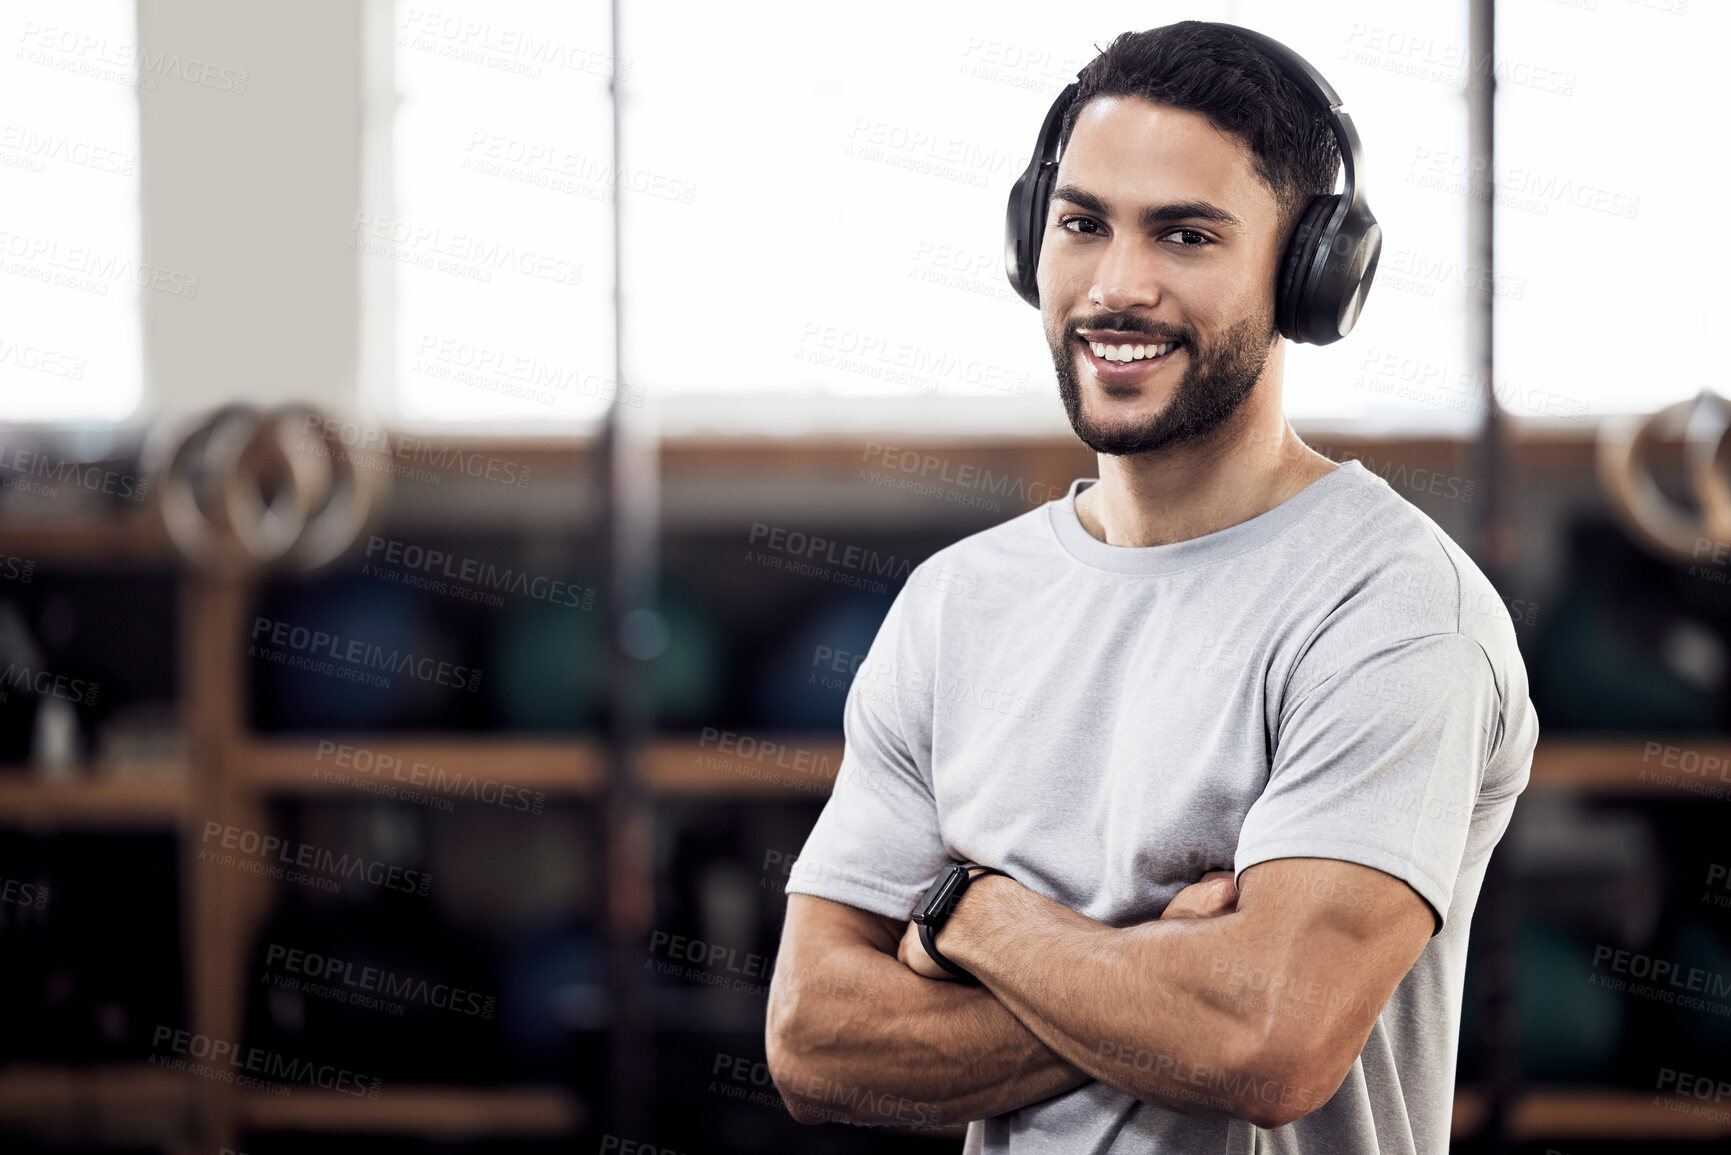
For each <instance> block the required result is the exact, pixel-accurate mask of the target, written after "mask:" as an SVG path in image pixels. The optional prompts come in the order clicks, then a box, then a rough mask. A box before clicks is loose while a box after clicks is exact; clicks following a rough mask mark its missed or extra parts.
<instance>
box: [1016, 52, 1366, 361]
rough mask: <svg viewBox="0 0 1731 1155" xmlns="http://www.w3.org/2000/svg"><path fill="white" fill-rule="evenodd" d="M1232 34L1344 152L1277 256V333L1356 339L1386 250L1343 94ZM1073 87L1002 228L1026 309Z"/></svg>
mask: <svg viewBox="0 0 1731 1155" xmlns="http://www.w3.org/2000/svg"><path fill="white" fill-rule="evenodd" d="M1213 27H1216V28H1230V29H1231V30H1232V31H1233V32H1236V33H1237V34H1238V35H1240V36H1242V37H1244V38H1246V39H1247V40H1249V41H1250V42H1251V44H1252V45H1254V46H1255V47H1257V48H1260V49H1261V50H1262V51H1263V53H1264V54H1265V55H1267V56H1268V58H1269V59H1270V60H1271V61H1273V63H1274V64H1275V65H1276V66H1278V67H1279V68H1280V70H1281V71H1282V72H1284V73H1286V75H1287V76H1288V77H1290V78H1291V79H1292V80H1293V81H1294V82H1295V83H1296V84H1297V85H1298V86H1299V87H1300V88H1302V89H1304V90H1305V91H1306V92H1308V93H1310V94H1311V95H1312V96H1314V97H1315V99H1316V101H1317V103H1318V104H1319V105H1320V106H1322V107H1323V108H1326V109H1327V110H1328V114H1329V123H1330V124H1331V125H1332V126H1333V129H1334V138H1335V140H1336V141H1337V142H1338V143H1339V145H1340V163H1341V165H1342V166H1343V167H1344V168H1345V171H1346V186H1345V188H1344V190H1343V191H1341V192H1339V193H1329V194H1327V195H1325V196H1314V197H1312V198H1311V199H1310V204H1309V205H1308V206H1307V207H1306V208H1305V210H1304V212H1303V213H1302V214H1300V216H1299V218H1298V225H1297V227H1296V228H1295V229H1293V232H1292V239H1291V241H1289V242H1288V243H1287V246H1286V254H1285V256H1284V257H1282V258H1281V264H1280V281H1279V283H1278V284H1277V285H1276V286H1275V295H1274V317H1275V323H1276V324H1277V325H1278V326H1279V328H1280V333H1281V335H1282V336H1284V337H1287V338H1289V339H1291V340H1293V341H1300V342H1306V343H1309V344H1312V345H1327V344H1331V343H1332V342H1335V341H1338V340H1340V339H1341V338H1342V337H1344V336H1346V335H1347V334H1348V333H1350V332H1352V326H1353V324H1354V323H1355V322H1357V320H1358V314H1359V310H1361V309H1362V308H1364V298H1365V294H1367V293H1368V292H1370V282H1371V278H1372V277H1374V276H1375V275H1376V259H1377V257H1378V255H1380V254H1381V252H1382V226H1381V225H1379V224H1377V223H1376V217H1374V216H1372V215H1371V211H1370V205H1369V203H1367V201H1366V200H1365V194H1364V188H1363V187H1362V186H1361V185H1360V184H1358V182H1357V181H1356V179H1355V174H1356V172H1357V169H1358V165H1359V145H1358V133H1357V132H1356V131H1355V130H1354V129H1353V127H1352V118H1351V117H1349V116H1347V115H1346V113H1344V112H1342V111H1340V105H1341V99H1340V96H1339V95H1338V94H1337V93H1336V92H1335V91H1334V89H1333V88H1332V87H1331V86H1330V85H1329V83H1328V81H1326V80H1324V79H1323V78H1322V74H1321V73H1320V72H1318V71H1317V70H1316V69H1314V68H1312V67H1311V66H1310V63H1309V62H1308V61H1306V60H1305V59H1304V58H1303V57H1302V56H1300V55H1298V53H1296V52H1294V51H1293V50H1292V49H1290V48H1288V47H1287V46H1286V45H1284V44H1282V43H1280V41H1278V40H1275V39H1274V38H1273V37H1269V36H1264V35H1263V34H1262V33H1260V32H1255V31H1252V30H1251V29H1249V28H1240V27H1239V26H1238V25H1236V24H1215V25H1213ZM1076 88H1077V84H1076V83H1074V82H1072V83H1071V84H1070V85H1069V86H1068V87H1066V88H1065V89H1064V91H1063V92H1060V93H1059V94H1058V99H1057V100H1055V101H1053V102H1052V107H1051V109H1050V110H1049V111H1047V113H1046V120H1045V122H1044V123H1043V124H1041V125H1040V136H1039V140H1038V141H1037V142H1036V143H1035V145H1034V158H1033V159H1032V160H1031V161H1029V162H1028V168H1027V171H1026V172H1024V173H1022V175H1021V176H1019V177H1017V178H1016V184H1015V187H1013V188H1012V189H1011V190H1010V206H1009V212H1008V214H1007V215H1006V217H1005V222H1004V265H1005V269H1006V271H1007V272H1008V273H1009V275H1010V284H1011V286H1012V287H1014V288H1015V290H1016V292H1018V293H1020V294H1021V295H1022V299H1023V300H1025V301H1027V302H1028V304H1030V305H1033V306H1034V307H1035V308H1039V305H1040V290H1039V287H1038V285H1036V284H1035V281H1034V274H1035V272H1036V270H1038V269H1039V267H1040V239H1041V237H1042V235H1043V234H1044V233H1045V229H1046V209H1047V206H1048V204H1049V203H1050V202H1051V199H1052V189H1053V187H1054V186H1055V185H1056V184H1057V181H1058V136H1059V134H1060V133H1061V132H1062V130H1063V126H1064V113H1065V111H1066V110H1067V109H1068V108H1069V107H1070V102H1071V100H1072V99H1074V97H1075V95H1076Z"/></svg>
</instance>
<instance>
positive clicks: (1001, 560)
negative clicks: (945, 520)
mask: <svg viewBox="0 0 1731 1155" xmlns="http://www.w3.org/2000/svg"><path fill="white" fill-rule="evenodd" d="M1057 500H1063V499H1062V498H1060V499H1057ZM1052 504H1053V503H1052V502H1046V503H1043V504H1041V505H1036V506H1035V507H1034V508H1032V509H1029V510H1026V511H1024V512H1022V513H1019V514H1017V515H1016V516H1014V517H1010V518H1006V519H1005V520H1003V521H1001V522H999V523H998V524H996V525H992V526H988V527H986V528H985V529H982V530H977V531H976V532H974V533H970V534H968V535H967V536H966V537H963V538H959V539H958V540H956V541H953V542H951V543H950V544H949V545H946V546H944V547H943V548H942V549H940V550H938V551H936V552H935V553H933V554H932V555H931V556H930V557H928V558H926V560H925V561H923V562H921V563H920V564H919V565H917V566H915V567H914V568H913V571H912V572H911V573H910V574H909V575H908V585H909V586H914V587H920V586H925V587H936V588H938V589H939V590H949V589H955V588H958V587H964V586H965V587H973V588H976V589H977V587H978V585H979V583H980V581H981V580H982V579H984V578H986V577H987V576H992V575H995V576H999V577H1002V576H1004V575H1006V574H1010V575H1013V574H1020V573H1027V568H1026V567H1028V566H1029V565H1034V564H1038V563H1040V562H1042V561H1052V560H1056V558H1057V554H1056V553H1055V551H1054V543H1053V539H1052V528H1051V513H1050V509H1049V507H1050V506H1051V505H1052ZM1028 576H1032V575H1031V574H1030V575H1028Z"/></svg>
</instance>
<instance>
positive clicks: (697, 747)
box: [643, 730, 842, 798]
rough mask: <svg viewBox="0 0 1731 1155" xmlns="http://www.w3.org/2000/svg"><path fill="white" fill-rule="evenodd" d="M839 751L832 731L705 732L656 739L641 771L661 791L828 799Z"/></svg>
mask: <svg viewBox="0 0 1731 1155" xmlns="http://www.w3.org/2000/svg"><path fill="white" fill-rule="evenodd" d="M723 747H725V749H723ZM841 756H842V740H841V737H840V735H838V734H836V733H835V732H834V731H818V732H814V733H808V734H807V733H781V732H777V731H767V732H758V733H745V732H734V731H728V730H724V731H721V732H719V734H717V733H715V732H713V731H705V732H700V733H698V734H692V735H690V736H688V737H685V738H661V739H658V740H657V741H655V742H654V743H652V744H651V745H650V747H649V750H648V751H647V752H646V754H645V756H644V760H643V776H644V778H645V779H646V780H647V781H648V783H649V789H650V791H651V792H652V793H655V794H661V795H674V796H681V795H711V796H713V795H748V796H758V797H763V796H769V797H781V798H827V797H828V796H829V792H830V787H831V786H832V785H833V784H834V783H835V776H836V772H837V770H838V769H839V768H840V766H841Z"/></svg>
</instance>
